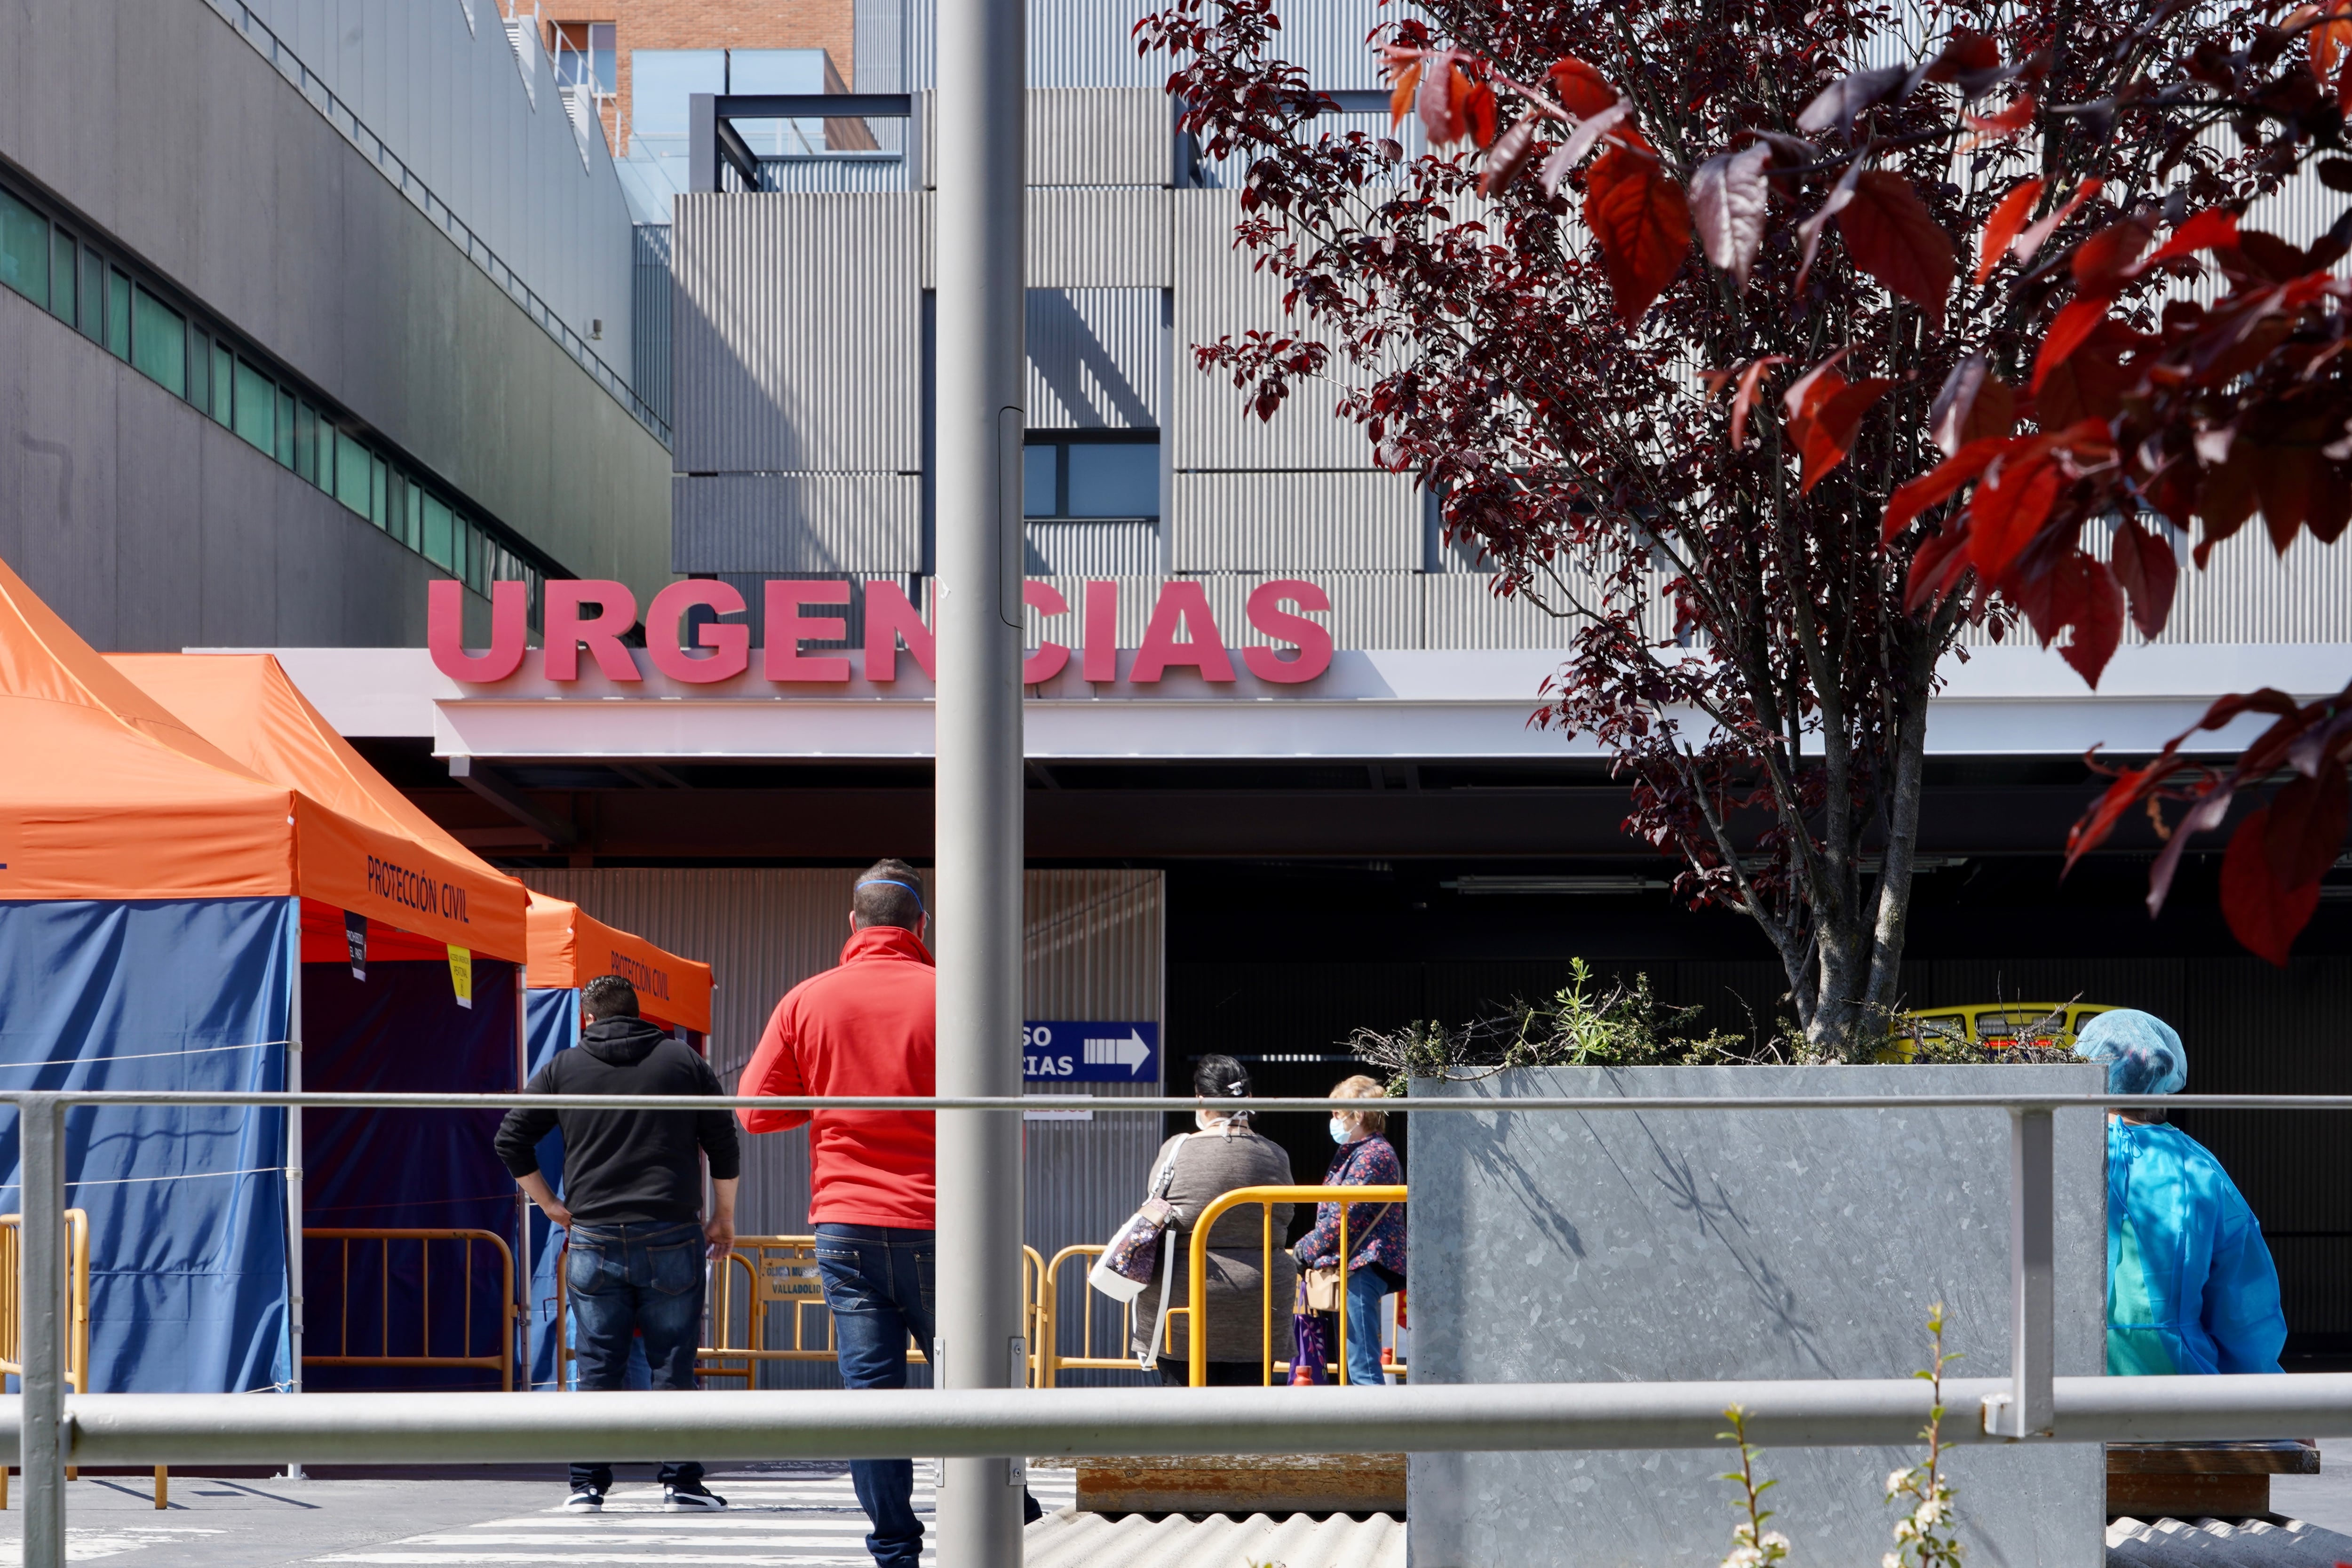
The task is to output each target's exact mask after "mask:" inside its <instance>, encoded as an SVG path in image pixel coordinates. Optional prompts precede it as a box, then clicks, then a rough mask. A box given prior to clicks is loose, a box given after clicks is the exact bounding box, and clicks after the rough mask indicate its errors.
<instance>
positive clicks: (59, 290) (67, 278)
mask: <svg viewBox="0 0 2352 1568" xmlns="http://www.w3.org/2000/svg"><path fill="white" fill-rule="evenodd" d="M49 311H50V313H51V314H52V315H54V316H56V317H57V319H58V321H63V322H64V323H65V324H66V325H67V326H68V327H70V326H72V325H73V319H74V242H73V236H71V235H69V234H68V233H67V232H66V231H65V230H63V229H61V228H60V229H52V230H51V231H50V234H49Z"/></svg>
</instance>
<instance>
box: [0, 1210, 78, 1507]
mask: <svg viewBox="0 0 2352 1568" xmlns="http://www.w3.org/2000/svg"><path fill="white" fill-rule="evenodd" d="M65 1228H66V1237H65V1241H66V1318H67V1321H68V1323H69V1324H70V1325H71V1326H70V1327H69V1328H68V1331H67V1335H66V1364H65V1380H66V1384H67V1386H68V1387H70V1388H71V1389H72V1390H73V1391H74V1392H75V1393H76V1394H88V1393H89V1210H87V1209H68V1210H66V1213H65ZM24 1229H25V1216H24V1215H21V1214H0V1377H22V1376H23V1375H24V1373H25V1365H24V1320H23V1316H22V1314H23V1307H24V1304H23V1302H22V1300H20V1299H19V1283H18V1282H19V1279H21V1270H22V1266H23V1253H22V1248H23V1240H24ZM7 1500H8V1478H7V1475H6V1467H5V1466H0V1508H5V1507H7V1506H8V1502H7Z"/></svg>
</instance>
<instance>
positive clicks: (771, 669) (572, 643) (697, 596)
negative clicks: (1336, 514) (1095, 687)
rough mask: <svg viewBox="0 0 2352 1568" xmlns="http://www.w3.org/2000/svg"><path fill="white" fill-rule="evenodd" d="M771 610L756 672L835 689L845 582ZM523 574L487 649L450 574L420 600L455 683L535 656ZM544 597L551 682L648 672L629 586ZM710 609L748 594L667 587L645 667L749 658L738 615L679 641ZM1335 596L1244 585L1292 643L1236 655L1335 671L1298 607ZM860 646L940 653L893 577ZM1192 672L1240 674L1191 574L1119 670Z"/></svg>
mask: <svg viewBox="0 0 2352 1568" xmlns="http://www.w3.org/2000/svg"><path fill="white" fill-rule="evenodd" d="M762 591H763V596H764V601H765V602H764V605H763V607H764V608H765V610H766V612H767V631H768V635H767V646H766V647H764V648H762V649H761V650H760V673H761V676H762V677H764V678H765V679H769V680H780V681H794V682H808V683H811V684H814V685H828V684H839V683H844V682H846V681H847V680H848V679H849V663H850V661H849V655H848V654H847V653H846V652H843V651H834V650H827V651H824V652H818V653H809V652H806V651H803V645H805V644H807V643H811V642H839V641H842V640H843V639H844V638H845V637H847V636H848V625H849V618H848V605H849V595H850V584H847V583H845V582H842V581H839V580H838V579H836V580H835V581H832V582H814V583H812V582H803V581H796V580H786V579H782V578H776V579H771V580H770V581H769V582H767V583H765V584H762ZM525 592H526V591H525V589H524V586H523V584H520V583H512V582H508V583H494V584H491V586H490V646H489V648H488V651H487V652H482V653H468V652H467V651H466V647H465V625H466V616H465V607H466V605H465V589H464V587H463V586H462V585H461V584H457V583H456V582H450V581H444V582H438V583H435V584H433V585H432V587H431V589H430V590H429V593H428V596H427V600H426V606H427V608H426V626H425V641H426V643H427V645H428V646H429V647H431V649H432V652H433V664H434V667H435V668H437V669H439V670H440V671H441V673H442V674H444V675H446V676H447V677H449V678H450V679H452V680H462V681H466V682H467V683H469V684H474V685H481V684H487V683H488V682H491V681H499V680H504V679H507V678H508V677H509V676H511V675H513V674H514V673H515V672H516V671H518V670H520V668H522V663H523V659H524V658H525V656H526V654H527V653H528V652H529V647H528V644H529V641H530V606H529V602H528V600H527V599H526V597H525ZM545 594H546V599H545V602H544V604H543V605H542V606H541V609H542V619H543V621H544V623H545V626H544V633H545V635H544V638H543V641H544V643H545V647H543V648H542V649H541V652H540V660H541V673H542V674H543V675H544V676H545V677H546V678H547V679H549V680H556V681H562V680H577V679H580V653H581V650H582V649H583V648H585V649H586V650H587V653H588V657H589V658H592V659H593V660H594V661H595V664H596V668H597V669H598V670H600V671H602V672H603V674H604V679H607V680H614V681H635V680H642V679H644V675H643V672H641V671H640V670H639V669H638V668H637V665H636V661H635V659H634V658H631V657H630V655H629V650H628V648H627V647H625V646H624V644H623V643H622V641H621V638H622V636H623V634H625V633H626V632H627V631H628V630H629V628H630V627H632V626H635V625H636V624H637V599H636V595H635V594H633V593H631V592H630V591H629V588H628V586H627V585H626V584H621V583H612V582H604V581H601V580H598V579H593V578H563V579H554V580H551V581H549V582H548V583H547V584H546V587H545ZM1021 597H1022V602H1023V603H1024V604H1025V605H1028V606H1029V607H1030V608H1031V609H1033V610H1035V611H1036V612H1037V613H1038V615H1039V616H1041V617H1043V618H1045V620H1046V621H1047V622H1048V623H1050V622H1051V620H1052V619H1053V617H1055V616H1066V615H1069V614H1070V613H1071V610H1070V604H1069V601H1068V600H1067V599H1066V598H1065V597H1063V595H1062V594H1061V592H1060V591H1059V590H1058V589H1056V588H1055V587H1054V586H1053V585H1052V584H1046V583H1035V582H1032V583H1025V584H1023V585H1022V590H1021ZM698 607H707V608H709V610H710V611H711V612H712V613H713V614H715V615H719V616H738V615H741V614H742V613H743V612H744V610H745V608H746V605H744V603H743V595H741V594H740V593H738V592H737V591H736V590H735V589H734V588H733V587H732V586H731V585H730V584H725V583H719V582H714V581H711V580H709V579H706V578H698V579H694V580H691V581H688V582H684V583H673V584H670V585H669V586H668V587H667V588H664V589H663V590H662V591H661V592H660V593H658V594H656V595H654V601H653V603H652V604H651V605H647V606H646V614H645V626H646V654H647V656H648V657H649V658H651V659H652V660H653V666H654V668H656V669H657V670H659V671H661V673H662V674H664V675H666V676H667V677H669V678H670V679H673V680H679V681H685V682H688V683H689V684H693V685H704V684H709V683H710V682H713V681H720V680H731V679H735V678H736V677H737V676H739V675H741V674H743V673H744V672H745V671H746V670H748V669H749V668H751V627H750V626H748V625H746V624H745V623H743V622H740V621H725V620H719V621H711V620H706V621H704V622H703V623H702V624H701V625H700V626H697V627H696V628H695V631H694V638H693V643H692V646H690V647H689V646H688V642H687V641H686V639H685V637H683V636H682V630H683V623H684V621H685V619H686V616H687V612H688V611H689V610H692V609H695V608H698ZM1330 607H1331V600H1330V596H1329V595H1327V594H1325V593H1324V592H1323V590H1322V589H1321V588H1318V587H1317V586H1316V585H1315V584H1312V583H1307V582H1302V581H1300V580H1299V579H1297V578H1295V577H1284V578H1277V579H1275V580H1273V581H1271V582H1266V583H1261V584H1258V585H1257V587H1256V588H1255V589H1253V590H1252V591H1251V593H1250V596H1249V602H1248V604H1247V605H1246V606H1245V607H1244V612H1243V613H1244V615H1245V616H1248V618H1249V624H1250V625H1251V626H1253V627H1255V628H1256V630H1258V631H1259V632H1261V633H1263V634H1265V636H1267V637H1273V638H1276V639H1277V640H1279V641H1281V642H1283V643H1286V644H1287V645H1289V646H1288V647H1286V648H1274V647H1244V648H1243V649H1241V650H1240V651H1241V657H1242V663H1243V664H1244V666H1246V667H1247V668H1248V669H1249V672H1250V673H1251V674H1252V675H1254V676H1255V677H1257V678H1258V679H1260V680H1265V681H1271V682H1275V683H1276V684H1279V685H1296V684H1297V683H1298V682H1301V681H1307V680H1312V679H1315V678H1316V677H1317V676H1318V675H1321V674H1322V673H1323V672H1324V671H1325V670H1327V669H1328V668H1331V633H1330V631H1329V629H1328V627H1326V626H1324V625H1323V624H1322V623H1321V622H1319V621H1313V620H1309V619H1307V616H1306V615H1303V614H1300V613H1298V612H1300V611H1306V612H1314V611H1324V610H1328V609H1330ZM865 611H866V639H865V643H866V646H865V647H864V649H863V654H864V658H863V661H862V662H863V669H862V673H863V674H864V676H865V677H866V679H867V680H870V681H891V680H896V679H898V653H899V645H900V644H901V643H904V644H905V646H906V651H907V652H908V653H909V654H912V655H913V656H914V659H915V662H916V663H917V664H918V665H920V666H921V667H922V670H923V673H924V674H925V675H929V676H934V677H935V676H937V675H938V673H939V670H938V656H937V654H936V652H935V641H934V639H933V637H932V635H931V628H930V627H929V626H927V625H926V624H925V623H924V621H923V617H922V616H921V615H920V614H919V613H918V612H917V610H916V609H915V607H914V605H912V604H911V603H909V602H908V598H907V595H906V591H905V590H904V589H902V588H901V587H899V585H898V584H896V583H892V582H874V583H867V584H865ZM1079 617H1080V618H1079V640H1078V644H1077V647H1076V650H1075V651H1076V652H1077V654H1078V656H1079V675H1080V676H1081V678H1082V679H1087V680H1091V681H1116V680H1118V679H1119V669H1118V665H1119V658H1118V655H1119V649H1118V584H1115V583H1102V582H1096V583H1088V584H1087V585H1086V592H1085V595H1084V596H1083V607H1082V609H1081V610H1080V611H1079ZM1073 651H1074V650H1073V649H1072V648H1071V647H1068V646H1066V645H1065V644H1062V643H1056V642H1044V641H1041V642H1040V643H1039V644H1038V646H1037V650H1036V652H1034V653H1033V654H1031V655H1030V656H1029V657H1028V658H1027V659H1026V660H1025V661H1024V662H1023V664H1022V667H1021V679H1022V681H1023V683H1024V685H1035V684H1037V683H1038V682H1040V681H1046V680H1051V679H1054V678H1055V676H1057V675H1059V674H1060V673H1061V672H1062V670H1063V669H1064V668H1066V666H1067V665H1068V664H1069V662H1070V655H1071V653H1072V652H1073ZM1177 668H1187V669H1192V670H1195V671H1197V672H1198V673H1199V674H1200V676H1201V679H1203V680H1213V681H1230V680H1232V679H1234V658H1233V653H1232V651H1231V650H1229V649H1228V648H1227V647H1226V646H1225V640H1224V637H1223V634H1222V633H1221V632H1220V631H1219V629H1218V626H1217V618H1216V616H1215V615H1214V614H1213V612H1212V611H1211V610H1210V608H1209V598H1208V595H1207V594H1206V593H1204V592H1203V591H1202V586H1201V584H1199V583H1196V582H1190V581H1186V580H1184V579H1182V578H1178V579H1176V580H1174V581H1171V582H1169V583H1165V584H1161V585H1160V597H1159V600H1158V602H1157V603H1156V604H1154V605H1153V606H1152V610H1151V619H1150V623H1149V624H1148V625H1147V626H1145V628H1144V633H1143V642H1142V645H1141V646H1140V647H1139V648H1137V650H1136V654H1135V658H1134V661H1133V663H1132V664H1130V665H1129V668H1128V671H1127V679H1128V680H1129V682H1130V683H1132V684H1136V685H1150V684H1152V683H1154V682H1156V681H1158V680H1159V679H1160V678H1161V677H1162V676H1164V675H1165V674H1166V673H1167V672H1168V671H1169V670H1171V669H1177Z"/></svg>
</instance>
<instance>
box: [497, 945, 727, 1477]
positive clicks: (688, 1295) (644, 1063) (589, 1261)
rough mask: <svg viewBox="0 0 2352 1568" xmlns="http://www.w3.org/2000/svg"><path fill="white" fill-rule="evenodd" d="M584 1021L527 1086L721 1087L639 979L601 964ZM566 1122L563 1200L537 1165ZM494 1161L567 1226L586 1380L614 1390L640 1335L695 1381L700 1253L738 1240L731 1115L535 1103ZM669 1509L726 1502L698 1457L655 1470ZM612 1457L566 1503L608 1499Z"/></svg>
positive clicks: (567, 1265) (664, 1379)
mask: <svg viewBox="0 0 2352 1568" xmlns="http://www.w3.org/2000/svg"><path fill="white" fill-rule="evenodd" d="M580 1011H581V1016H582V1019H583V1023H584V1025H585V1027H584V1028H583V1030H582V1032H581V1036H580V1047H579V1049H577V1050H565V1051H558V1052H556V1053H555V1055H554V1057H553V1058H551V1060H550V1061H549V1062H548V1064H547V1065H546V1066H545V1067H543V1068H540V1069H539V1071H538V1073H537V1074H536V1075H535V1076H533V1078H532V1079H531V1080H530V1089H529V1090H528V1092H530V1093H531V1094H628V1095H650V1094H710V1095H716V1094H721V1093H724V1092H725V1091H724V1090H723V1089H720V1088H719V1079H718V1076H717V1075H716V1074H714V1073H713V1072H712V1071H711V1070H710V1064H709V1062H707V1061H705V1060H703V1059H702V1058H701V1057H699V1056H698V1055H696V1054H695V1053H694V1051H693V1050H691V1049H689V1048H688V1047H686V1046H684V1045H682V1044H680V1043H679V1042H678V1041H677V1040H676V1039H674V1038H672V1037H670V1036H668V1035H667V1034H665V1033H663V1032H662V1031H661V1030H660V1029H657V1028H656V1027H655V1026H653V1025H651V1024H648V1023H646V1021H645V1020H644V1019H642V1018H640V1017H638V1016H637V993H636V991H635V987H633V986H631V985H630V984H629V983H628V982H627V981H625V980H624V979H622V978H621V977H620V976H619V975H617V974H606V975H602V976H599V977H598V978H596V979H594V980H592V981H590V982H589V983H588V984H586V985H584V986H583V987H582V988H581V992H580ZM556 1128H561V1129H562V1131H563V1190H564V1195H563V1196H562V1197H561V1198H559V1197H557V1196H556V1195H555V1193H554V1190H553V1189H552V1188H551V1187H550V1186H549V1185H548V1184H547V1177H546V1176H545V1175H544V1174H542V1173H541V1171H540V1168H539V1152H538V1151H539V1143H540V1140H541V1139H542V1138H544V1137H546V1136H547V1134H548V1133H549V1132H550V1131H552V1130H554V1129H556ZM698 1149H699V1150H700V1152H701V1153H702V1154H704V1155H706V1156H708V1157H709V1161H710V1188H711V1192H712V1194H714V1199H715V1204H714V1212H713V1213H712V1215H711V1216H710V1218H709V1221H708V1222H707V1223H706V1222H705V1221H704V1219H703V1217H702V1170H701V1163H700V1162H699V1161H698V1160H697V1158H696V1157H695V1156H696V1151H697V1150H698ZM498 1151H499V1159H501V1160H503V1161H505V1162H506V1167H507V1169H508V1170H509V1171H510V1172H512V1173H513V1174H514V1178H515V1180H516V1182H517V1183H519V1184H520V1185H521V1187H522V1190H523V1191H524V1192H526V1193H528V1194H530V1200H531V1202H533V1203H535V1204H537V1205H539V1206H540V1208H541V1210H542V1211H543V1212H544V1213H545V1214H546V1215H547V1217H548V1218H549V1219H550V1220H551V1221H553V1222H554V1223H555V1224H557V1225H559V1226H563V1227H564V1228H565V1229H566V1230H568V1231H569V1232H570V1233H571V1237H570V1239H569V1242H568V1243H567V1247H566V1251H565V1256H564V1264H563V1270H564V1272H563V1282H564V1288H565V1289H566V1291H567V1292H568V1293H569V1294H570V1296H571V1298H572V1322H573V1326H574V1335H573V1338H574V1342H575V1344H574V1348H575V1350H576V1352H577V1354H578V1368H579V1379H580V1386H581V1387H582V1388H590V1389H616V1388H620V1387H622V1386H623V1378H624V1376H625V1374H626V1373H627V1370H628V1365H629V1347H630V1343H631V1342H632V1341H633V1340H635V1339H638V1338H640V1337H641V1338H642V1339H643V1340H644V1342H645V1347H646V1363H648V1364H649V1365H650V1366H651V1368H652V1371H653V1385H654V1386H655V1387H656V1388H692V1387H693V1386H694V1352H695V1349H696V1342H697V1341H698V1340H699V1339H700V1337H701V1327H702V1288H703V1268H702V1260H703V1258H705V1257H706V1256H708V1257H710V1258H725V1257H726V1256H727V1254H728V1251H729V1249H730V1248H731V1247H733V1246H734V1245H735V1184H736V1181H737V1179H738V1178H739V1177H740V1175H741V1173H742V1169H743V1161H742V1152H741V1149H740V1145H738V1143H737V1142H736V1141H735V1118H734V1117H733V1116H731V1115H730V1114H729V1113H728V1112H726V1111H724V1110H536V1109H533V1108H531V1107H529V1106H521V1107H518V1108H517V1109H515V1110H510V1111H509V1112H507V1115H506V1120H505V1121H501V1122H500V1123H499V1136H498ZM661 1483H662V1501H663V1506H664V1507H665V1508H666V1509H667V1510H668V1511H670V1512H672V1513H688V1512H699V1511H702V1510H711V1509H722V1508H725V1507H726V1506H727V1501H726V1500H725V1499H724V1498H721V1497H719V1496H718V1495H717V1494H716V1493H714V1492H712V1491H711V1490H710V1489H709V1488H708V1487H706V1486H704V1485H703V1484H702V1467H701V1466H700V1465H698V1464H697V1463H695V1462H693V1461H692V1460H688V1461H687V1462H685V1463H683V1464H677V1463H673V1464H666V1465H664V1466H663V1467H662V1468H661ZM612 1486H613V1467H612V1466H610V1465H608V1464H594V1463H583V1464H574V1465H573V1466H572V1495H571V1498H570V1500H568V1501H567V1502H566V1503H565V1504H564V1506H565V1507H566V1508H569V1509H572V1510H575V1511H583V1512H584V1511H589V1510H597V1509H601V1508H603V1507H604V1494H605V1493H606V1492H607V1491H609V1490H611V1489H612Z"/></svg>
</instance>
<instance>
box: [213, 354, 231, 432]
mask: <svg viewBox="0 0 2352 1568" xmlns="http://www.w3.org/2000/svg"><path fill="white" fill-rule="evenodd" d="M235 387H236V354H235V353H232V352H231V351H230V349H229V346H228V345H227V344H226V343H224V342H215V343H214V344H213V417H214V418H215V419H217V420H219V421H220V422H221V423H222V424H224V425H226V424H227V423H228V422H229V416H230V414H231V413H233V412H234V411H235V409H236V390H235Z"/></svg>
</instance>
